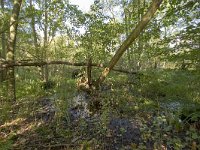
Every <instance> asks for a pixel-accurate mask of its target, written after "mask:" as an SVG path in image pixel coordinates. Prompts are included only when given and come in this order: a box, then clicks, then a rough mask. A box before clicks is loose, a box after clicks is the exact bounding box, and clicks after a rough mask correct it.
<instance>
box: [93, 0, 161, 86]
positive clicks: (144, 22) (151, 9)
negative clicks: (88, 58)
mask: <svg viewBox="0 0 200 150" xmlns="http://www.w3.org/2000/svg"><path fill="white" fill-rule="evenodd" d="M161 3H162V0H153V2H152V4H151V6H150V7H149V9H148V11H147V13H146V14H145V15H144V16H143V17H142V19H141V21H140V22H139V23H138V25H137V26H136V28H135V29H134V30H133V31H132V32H131V34H130V35H129V37H128V38H127V39H126V40H125V41H124V42H123V43H122V45H121V46H120V48H119V49H118V50H117V52H116V54H115V55H114V56H113V57H112V59H111V61H110V63H109V65H108V67H106V68H105V69H104V71H103V72H102V74H101V75H100V77H99V79H98V80H97V82H96V84H97V85H99V84H101V83H102V82H103V81H104V80H105V78H106V76H107V75H108V74H109V72H110V71H111V70H112V69H113V67H114V66H115V65H116V63H117V62H118V60H119V59H120V57H121V56H122V55H123V53H124V52H125V51H126V50H127V48H129V46H130V45H131V44H132V43H133V41H134V40H135V39H136V38H137V37H138V36H139V35H140V33H141V32H142V30H143V29H144V28H145V27H146V25H147V24H148V22H149V21H150V20H151V18H152V17H153V15H154V13H155V12H156V10H157V9H158V8H159V6H160V4H161Z"/></svg>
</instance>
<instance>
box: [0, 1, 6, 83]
mask: <svg viewBox="0 0 200 150" xmlns="http://www.w3.org/2000/svg"><path fill="white" fill-rule="evenodd" d="M4 5H5V4H4V0H1V9H2V13H3V15H4V9H5V8H4ZM1 29H3V30H4V29H5V22H4V23H2V27H1ZM3 30H2V33H1V46H2V50H1V52H0V57H1V58H3V59H6V33H5V31H3ZM5 77H6V69H4V70H0V82H2V81H4V80H5Z"/></svg>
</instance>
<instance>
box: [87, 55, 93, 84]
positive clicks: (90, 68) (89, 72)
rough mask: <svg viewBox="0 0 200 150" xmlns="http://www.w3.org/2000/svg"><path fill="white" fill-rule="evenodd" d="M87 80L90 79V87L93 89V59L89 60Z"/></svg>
mask: <svg viewBox="0 0 200 150" xmlns="http://www.w3.org/2000/svg"><path fill="white" fill-rule="evenodd" d="M87 78H88V85H89V87H91V85H92V58H91V57H89V58H88V64H87Z"/></svg>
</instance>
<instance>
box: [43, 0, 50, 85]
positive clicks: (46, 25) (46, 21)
mask: <svg viewBox="0 0 200 150" xmlns="http://www.w3.org/2000/svg"><path fill="white" fill-rule="evenodd" d="M44 6H45V12H44V17H45V20H44V44H43V46H44V48H43V52H44V54H43V60H45V61H47V42H48V33H47V32H48V12H47V7H48V4H47V0H45V2H44ZM42 74H43V75H42V76H43V81H44V82H48V80H49V79H48V78H49V70H48V65H45V66H43V67H42Z"/></svg>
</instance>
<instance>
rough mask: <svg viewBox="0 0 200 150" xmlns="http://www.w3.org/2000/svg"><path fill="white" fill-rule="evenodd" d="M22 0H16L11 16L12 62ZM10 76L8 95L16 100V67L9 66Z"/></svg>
mask: <svg viewBox="0 0 200 150" xmlns="http://www.w3.org/2000/svg"><path fill="white" fill-rule="evenodd" d="M21 4H22V0H14V5H13V11H12V15H11V17H10V31H9V36H8V47H7V54H6V60H7V61H9V62H12V61H14V60H15V57H14V56H15V46H16V35H17V27H18V17H19V12H20V8H21ZM7 78H8V89H9V90H8V97H9V99H10V100H12V101H15V100H16V93H15V92H16V91H15V69H14V67H11V68H9V70H8V72H7Z"/></svg>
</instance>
